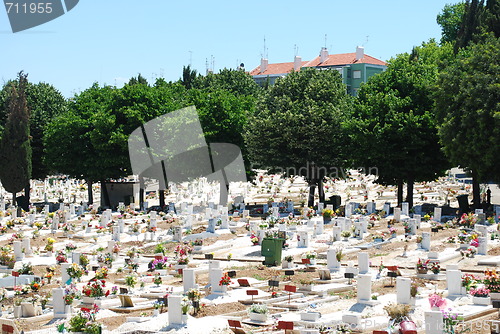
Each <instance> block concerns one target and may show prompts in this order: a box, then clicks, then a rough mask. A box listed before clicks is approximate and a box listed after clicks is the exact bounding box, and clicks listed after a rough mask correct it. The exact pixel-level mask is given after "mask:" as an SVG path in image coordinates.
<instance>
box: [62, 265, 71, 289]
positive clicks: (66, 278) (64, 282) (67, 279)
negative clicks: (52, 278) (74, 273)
mask: <svg viewBox="0 0 500 334" xmlns="http://www.w3.org/2000/svg"><path fill="white" fill-rule="evenodd" d="M69 267H71V263H61V285H62V286H65V285H68V284H70V279H71V277H70V276H69V274H68V271H67V269H68V268H69Z"/></svg>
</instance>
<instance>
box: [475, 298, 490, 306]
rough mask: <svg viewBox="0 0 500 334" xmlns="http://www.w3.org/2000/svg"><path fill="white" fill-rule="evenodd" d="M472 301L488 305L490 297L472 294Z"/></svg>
mask: <svg viewBox="0 0 500 334" xmlns="http://www.w3.org/2000/svg"><path fill="white" fill-rule="evenodd" d="M472 302H473V303H474V305H490V304H491V298H490V297H476V296H472Z"/></svg>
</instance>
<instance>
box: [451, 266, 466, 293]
mask: <svg viewBox="0 0 500 334" xmlns="http://www.w3.org/2000/svg"><path fill="white" fill-rule="evenodd" d="M448 267H449V266H448ZM446 285H447V287H448V295H449V296H461V295H463V294H464V293H465V292H466V291H465V288H464V287H463V286H462V272H461V271H460V270H453V269H449V268H446Z"/></svg>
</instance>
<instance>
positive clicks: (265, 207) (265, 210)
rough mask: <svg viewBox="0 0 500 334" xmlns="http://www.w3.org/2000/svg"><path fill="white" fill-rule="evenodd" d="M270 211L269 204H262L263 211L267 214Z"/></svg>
mask: <svg viewBox="0 0 500 334" xmlns="http://www.w3.org/2000/svg"><path fill="white" fill-rule="evenodd" d="M268 211H269V204H264V205H263V206H262V213H264V214H266V213H267V212H268Z"/></svg>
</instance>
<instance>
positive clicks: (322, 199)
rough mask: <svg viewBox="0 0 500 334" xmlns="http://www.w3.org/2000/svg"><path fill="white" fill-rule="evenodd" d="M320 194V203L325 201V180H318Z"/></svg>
mask: <svg viewBox="0 0 500 334" xmlns="http://www.w3.org/2000/svg"><path fill="white" fill-rule="evenodd" d="M318 195H319V201H320V203H325V189H324V188H323V180H321V179H319V180H318Z"/></svg>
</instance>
